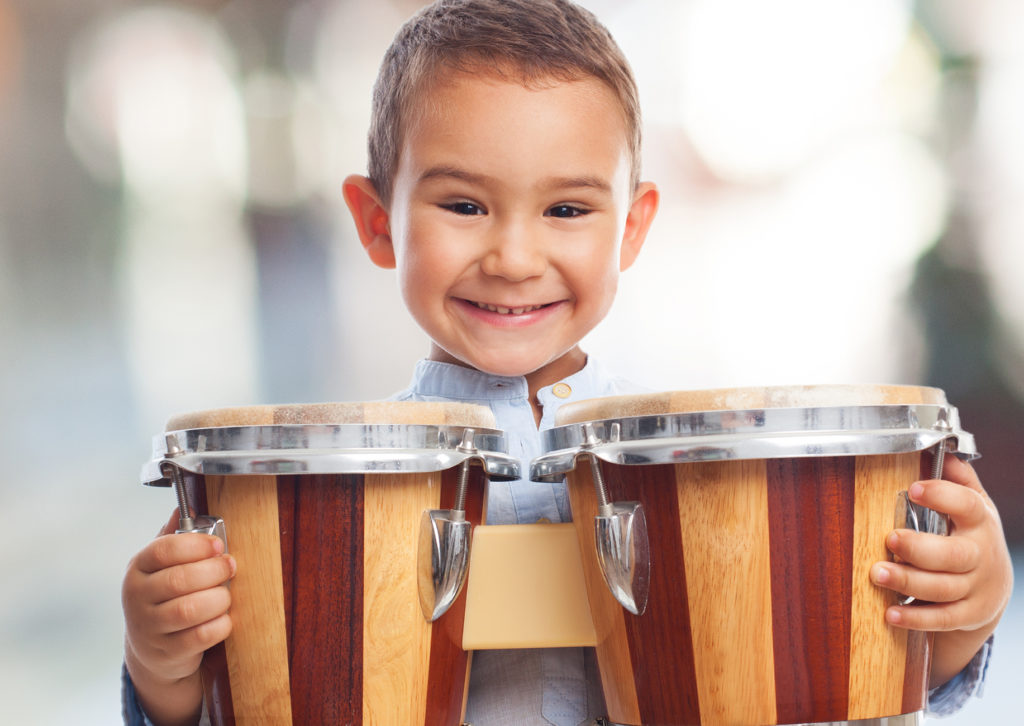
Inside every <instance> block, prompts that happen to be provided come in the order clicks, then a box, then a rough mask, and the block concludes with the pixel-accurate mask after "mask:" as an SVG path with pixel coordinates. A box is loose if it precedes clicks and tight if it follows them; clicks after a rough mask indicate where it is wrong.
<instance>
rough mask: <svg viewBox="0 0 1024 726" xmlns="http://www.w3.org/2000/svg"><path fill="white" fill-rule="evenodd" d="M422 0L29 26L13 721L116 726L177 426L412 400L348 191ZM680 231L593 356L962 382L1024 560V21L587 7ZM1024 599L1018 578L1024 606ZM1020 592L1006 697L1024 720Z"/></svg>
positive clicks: (712, 380)
mask: <svg viewBox="0 0 1024 726" xmlns="http://www.w3.org/2000/svg"><path fill="white" fill-rule="evenodd" d="M421 4H422V3H420V2H417V1H415V0H390V1H387V0H374V2H369V1H356V0H304V1H303V0H292V1H291V2H281V1H280V0H248V1H244V0H235V1H232V2H224V1H217V0H191V1H186V0H181V1H179V2H166V3H153V2H141V1H138V0H134V1H129V0H77V1H76V2H74V3H68V2H64V1H63V0H0V352H2V353H0V434H2V436H0V441H2V442H3V443H2V449H0V450H2V452H3V459H4V462H5V465H4V474H3V478H2V481H0V492H2V503H3V509H4V511H5V512H6V513H7V514H6V516H7V521H8V524H7V526H5V527H3V528H2V531H0V567H2V574H3V580H4V585H3V587H2V588H0V683H2V684H3V686H2V688H0V692H2V693H3V698H2V699H0V721H2V722H4V723H40V724H49V723H53V724H57V723H75V724H113V723H117V722H119V719H120V716H119V701H118V691H119V681H118V676H119V669H120V662H121V647H122V644H121V639H122V628H123V626H122V620H121V611H120V581H121V577H122V574H123V570H124V567H125V564H126V563H127V560H128V559H129V557H130V556H131V555H132V554H133V553H134V552H136V551H137V550H138V549H139V548H140V547H141V546H142V545H143V544H144V543H145V542H146V541H147V540H148V539H149V538H150V537H152V536H153V534H155V532H156V530H157V529H158V528H159V526H160V524H161V523H162V522H163V521H165V520H166V518H167V516H168V515H169V513H170V510H171V508H172V506H173V497H172V495H171V494H170V493H169V492H168V491H166V490H152V489H146V488H143V487H142V486H140V485H139V484H138V474H139V468H140V465H141V464H142V462H143V461H144V460H145V459H146V458H147V457H148V456H149V452H150V440H151V437H152V436H153V435H154V434H155V433H157V432H159V431H160V430H161V429H162V427H163V423H164V421H165V420H166V419H167V417H168V416H169V415H171V414H172V413H175V412H181V411H185V410H191V409H198V408H212V407H218V406H226V405H241V404H249V403H266V402H312V401H322V400H369V399H375V398H381V397H385V396H387V395H389V394H390V393H391V392H393V391H395V390H397V389H399V388H402V387H404V386H405V384H406V383H407V382H408V379H409V376H410V374H411V370H412V366H413V364H414V362H415V361H416V360H417V359H418V358H419V357H421V356H422V355H424V354H425V353H426V351H427V346H426V341H425V338H424V336H423V334H422V333H421V332H420V331H419V330H418V329H417V328H416V327H415V326H414V325H413V323H412V322H411V321H410V319H409V317H408V316H407V314H406V313H405V311H404V309H403V308H402V306H401V304H400V302H399V298H398V295H397V294H396V284H395V280H394V279H393V277H392V275H391V274H390V273H388V272H385V271H381V270H377V269H376V268H374V267H372V265H371V264H370V263H369V261H368V260H367V259H365V257H364V255H363V253H362V250H361V248H360V246H359V244H358V241H357V240H356V238H355V236H354V234H353V232H352V230H351V226H350V223H349V220H348V219H347V212H346V211H345V209H344V204H343V202H342V199H341V195H340V182H341V180H342V179H343V177H344V175H345V174H347V173H351V172H363V171H364V169H365V153H364V146H365V133H366V128H367V124H368V117H369V105H370V104H369V94H370V89H371V86H372V83H373V80H374V76H375V73H376V69H377V65H378V63H379V60H380V57H381V56H382V54H383V52H384V49H385V48H386V46H387V45H388V43H389V41H390V39H391V37H392V35H393V34H394V32H395V31H396V29H397V27H398V26H399V24H400V23H401V22H402V21H403V20H404V19H405V18H406V17H407V16H409V15H410V14H411V13H413V12H414V11H415V10H416V9H417V8H418V7H419V6H420V5H421ZM583 4H584V5H585V6H587V7H589V8H590V9H592V10H593V11H595V12H596V13H597V14H598V16H599V17H600V18H601V19H602V20H603V21H604V22H605V24H606V25H607V26H608V27H609V29H610V30H611V31H612V33H613V34H614V35H615V36H616V38H617V39H618V40H619V43H620V45H621V46H622V47H623V49H624V50H625V52H626V55H627V56H628V57H629V58H630V59H631V62H632V63H633V65H634V69H635V71H636V74H637V77H638V81H639V84H640V89H641V96H642V102H643V107H644V110H645V122H646V123H645V159H644V164H645V169H644V178H647V179H651V180H654V181H656V182H658V184H659V185H660V187H661V190H662V199H663V206H662V209H661V212H660V214H659V218H658V219H657V221H656V222H655V226H654V228H653V231H652V233H651V236H650V237H649V241H648V244H647V247H646V249H645V251H644V253H643V255H641V257H640V260H639V262H638V263H637V265H636V266H635V267H634V268H633V269H632V270H630V271H629V272H628V273H627V274H626V275H625V276H624V277H623V280H622V288H621V292H620V296H619V300H618V303H617V306H616V308H615V309H614V312H613V313H612V315H611V316H610V317H609V318H608V319H607V320H606V322H605V323H604V324H602V326H601V327H599V328H598V329H597V330H596V331H595V332H594V333H593V334H592V335H591V336H590V338H589V339H588V341H586V349H587V350H588V351H590V352H592V353H595V354H598V355H599V356H600V357H601V358H602V359H604V360H605V362H606V363H607V364H609V365H610V366H611V367H612V368H614V369H616V370H617V371H619V372H621V373H623V374H625V375H627V376H628V377H630V378H631V379H633V380H635V381H637V382H639V383H643V384H645V385H647V386H649V387H651V388H656V389H693V388H703V387H711V386H740V385H759V384H810V383H829V382H835V383H843V382H849V383H859V382H891V383H910V384H927V385H934V386H939V387H941V388H943V389H944V390H945V391H946V393H947V395H948V397H949V399H950V401H951V402H952V403H953V404H954V405H956V406H958V407H959V409H960V412H961V417H962V420H963V424H964V427H965V428H966V429H967V430H969V431H971V432H973V433H974V434H975V435H976V437H977V439H978V443H979V446H980V448H981V450H982V452H983V454H984V458H983V459H982V460H981V461H980V462H978V465H977V468H978V470H979V472H980V473H981V476H982V481H983V482H984V483H985V485H986V486H987V488H988V489H989V491H990V493H991V494H992V497H993V499H995V501H996V502H997V504H998V505H999V507H1000V511H1001V513H1002V517H1003V521H1004V525H1005V528H1006V532H1007V536H1008V538H1009V539H1010V541H1011V543H1012V545H1013V547H1014V551H1015V554H1016V561H1017V562H1018V568H1017V572H1018V575H1017V581H1018V583H1019V582H1020V581H1021V579H1024V578H1022V576H1021V575H1022V572H1021V568H1020V564H1019V563H1020V561H1021V560H1024V549H1022V545H1024V496H1022V493H1021V492H1020V490H1019V484H1018V483H1019V472H1020V471H1021V470H1022V468H1024V454H1022V451H1024V446H1022V444H1024V440H1022V439H1024V417H1022V411H1024V284H1022V283H1021V280H1022V278H1024V242H1022V237H1024V134H1021V133H1020V129H1022V128H1024V92H1022V90H1024V43H1022V42H1021V37H1022V35H1021V33H1022V30H1024V4H1021V3H1017V2H1015V1H1014V0H977V1H976V2H966V1H965V0H934V1H929V0H920V1H919V2H916V3H913V2H900V1H898V0H877V1H875V2H858V1H857V0H846V1H838V0H775V2H771V3H760V2H756V1H755V0H686V1H681V0H587V1H586V2H584V3H583ZM1019 588H1020V586H1019V585H1018V590H1019ZM1022 649H1024V606H1022V605H1021V603H1020V602H1019V598H1017V599H1016V600H1015V601H1014V602H1013V604H1011V612H1010V613H1009V614H1008V615H1007V616H1006V618H1005V619H1004V622H1003V624H1002V625H1001V626H1000V630H999V631H998V636H997V645H996V651H995V659H994V662H993V668H992V670H991V672H990V678H989V683H988V689H987V694H986V696H985V698H983V699H981V700H977V701H974V702H972V703H971V704H970V705H969V707H968V709H967V710H966V711H965V712H964V714H962V715H961V716H958V717H956V718H955V719H951V720H949V721H947V723H960V724H968V723H978V722H981V721H984V720H991V721H992V722H997V721H1003V722H1006V721H1009V720H1010V719H1011V716H1010V714H1014V716H1016V715H1018V714H1019V708H1016V707H1015V706H1016V704H1015V702H1014V699H1015V696H1016V695H1017V694H1016V693H1015V691H1016V690H1017V689H1018V688H1019V682H1018V681H1017V680H1016V679H1018V678H1019V675H1017V674H1015V673H1014V671H1015V668H1016V667H1018V666H1019V664H1020V656H1019V655H1016V656H1015V655H1014V653H1018V654H1019V653H1020V652H1021V651H1022Z"/></svg>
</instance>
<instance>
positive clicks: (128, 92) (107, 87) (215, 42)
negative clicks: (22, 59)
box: [67, 7, 246, 203]
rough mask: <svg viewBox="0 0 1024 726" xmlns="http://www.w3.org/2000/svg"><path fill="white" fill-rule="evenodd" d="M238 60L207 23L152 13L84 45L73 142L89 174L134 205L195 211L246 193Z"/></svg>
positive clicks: (73, 91)
mask: <svg viewBox="0 0 1024 726" xmlns="http://www.w3.org/2000/svg"><path fill="white" fill-rule="evenodd" d="M233 75H234V62H233V59H232V55H231V51H230V48H229V46H228V44H227V43H226V42H225V40H224V38H223V37H222V36H221V34H220V33H219V31H218V30H217V29H216V27H215V26H214V25H213V23H212V22H210V21H209V20H208V19H207V18H205V17H203V16H202V15H199V14H196V13H191V12H187V11H184V10H180V9H175V8H171V7H147V8H142V9H139V10H133V11H129V12H128V13H126V14H124V15H122V16H120V17H117V18H115V19H114V20H112V21H109V22H107V23H105V24H102V25H100V26H98V27H97V28H95V29H94V30H93V31H92V32H89V33H87V34H86V35H85V36H84V37H83V38H82V39H81V40H80V42H79V43H78V44H77V46H76V48H75V52H74V54H73V59H72V63H71V64H70V78H69V83H68V117H67V127H68V136H69V139H70V141H71V144H72V146H73V148H75V149H76V151H77V152H78V154H79V156H80V158H81V159H82V160H83V162H84V163H85V164H86V166H87V167H88V168H90V169H91V170H93V171H94V173H96V174H97V176H100V177H102V178H107V179H113V178H116V177H120V178H121V180H122V181H123V183H124V185H125V187H126V189H127V190H128V191H129V192H130V193H131V194H133V195H134V196H136V197H140V198H150V199H167V198H168V197H185V198H188V199H191V200H193V201H195V202H198V203H202V202H203V200H206V199H209V198H210V197H211V195H212V196H216V197H221V196H223V195H225V194H227V195H229V196H234V197H236V198H240V197H241V196H242V195H243V194H244V190H245V177H246V173H245V163H246V157H245V128H244V117H243V113H242V105H241V102H240V99H239V96H238V93H237V91H236V88H235V85H234V80H233Z"/></svg>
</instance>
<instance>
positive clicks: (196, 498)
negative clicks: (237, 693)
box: [182, 472, 235, 726]
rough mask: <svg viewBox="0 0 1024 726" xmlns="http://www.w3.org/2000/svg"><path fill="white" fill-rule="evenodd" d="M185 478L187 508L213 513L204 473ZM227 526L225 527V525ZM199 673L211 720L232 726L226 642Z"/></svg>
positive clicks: (209, 654)
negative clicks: (207, 496) (208, 500)
mask: <svg viewBox="0 0 1024 726" xmlns="http://www.w3.org/2000/svg"><path fill="white" fill-rule="evenodd" d="M182 473H183V474H184V476H185V493H186V497H185V498H186V501H187V502H188V506H189V507H191V508H192V511H193V513H194V514H197V515H200V514H212V515H214V516H217V512H211V511H210V505H209V504H208V502H207V499H206V477H205V476H203V475H202V474H193V473H192V472H182ZM225 526H226V525H225ZM230 548H231V537H230V534H229V535H228V549H229V551H230ZM199 672H200V675H201V676H202V679H203V697H204V699H205V700H206V710H207V711H208V712H209V714H210V721H211V722H212V723H213V724H215V725H216V726H222V725H226V724H233V723H234V722H235V708H234V704H233V703H232V701H231V681H230V679H229V678H228V656H227V651H226V650H225V648H224V643H223V642H221V643H217V645H215V646H213V647H212V648H210V649H208V650H207V651H206V652H205V653H204V654H203V662H202V664H201V665H200V666H199Z"/></svg>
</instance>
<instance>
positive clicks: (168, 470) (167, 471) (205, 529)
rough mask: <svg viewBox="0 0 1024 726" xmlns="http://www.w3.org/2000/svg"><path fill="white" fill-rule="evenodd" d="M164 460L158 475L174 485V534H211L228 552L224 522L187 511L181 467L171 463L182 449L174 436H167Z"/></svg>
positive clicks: (210, 516) (206, 515)
mask: <svg viewBox="0 0 1024 726" xmlns="http://www.w3.org/2000/svg"><path fill="white" fill-rule="evenodd" d="M166 442H167V454H166V458H165V459H164V460H163V461H162V462H160V473H161V474H163V475H164V477H166V478H167V479H169V480H170V481H171V482H172V483H173V484H174V494H175V496H176V497H177V499H178V528H177V529H176V530H175V533H176V534H188V533H192V534H196V533H198V534H212V535H214V536H216V537H220V540H221V541H222V542H223V543H224V551H225V552H227V551H228V537H227V531H226V529H225V527H224V520H223V519H221V518H220V517H215V516H212V515H208V514H202V515H198V516H196V517H193V516H192V515H191V513H190V512H189V509H188V501H187V500H186V497H185V478H184V477H183V476H182V474H181V467H179V466H178V465H177V464H175V463H174V462H173V459H174V457H176V456H179V455H181V453H182V449H181V447H180V446H179V445H178V438H177V437H176V436H175V435H174V434H167V437H166Z"/></svg>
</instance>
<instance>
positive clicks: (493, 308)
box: [466, 300, 551, 315]
mask: <svg viewBox="0 0 1024 726" xmlns="http://www.w3.org/2000/svg"><path fill="white" fill-rule="evenodd" d="M466 302H468V303H469V304H470V305H474V306H476V307H478V308H480V309H481V310H487V311H488V312H492V313H498V314H499V315H522V314H523V313H532V312H533V311H534V310H540V309H541V308H546V307H548V305H550V304H551V303H545V304H543V305H525V306H523V307H518V308H507V307H504V306H503V305H491V304H490V303H482V302H477V301H476V300H467V301H466Z"/></svg>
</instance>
